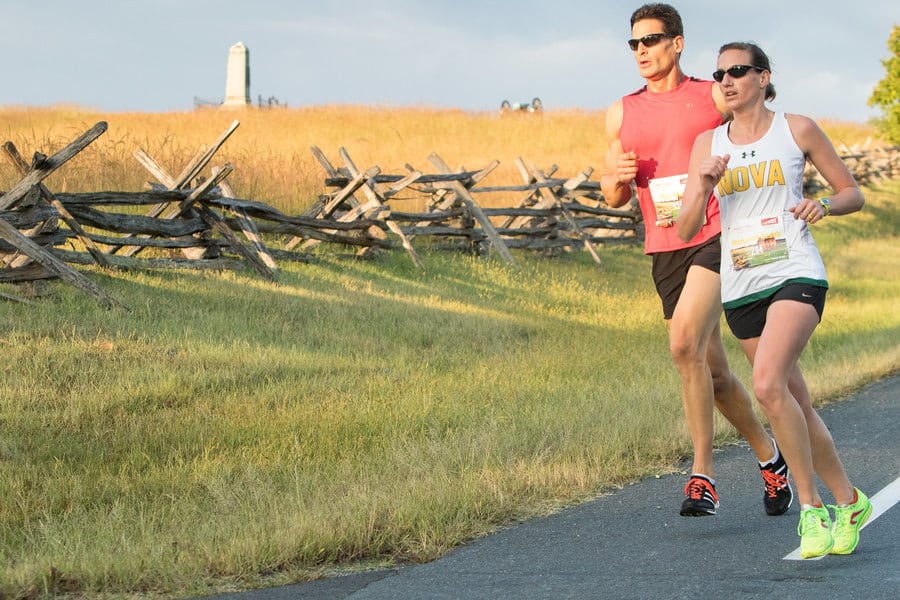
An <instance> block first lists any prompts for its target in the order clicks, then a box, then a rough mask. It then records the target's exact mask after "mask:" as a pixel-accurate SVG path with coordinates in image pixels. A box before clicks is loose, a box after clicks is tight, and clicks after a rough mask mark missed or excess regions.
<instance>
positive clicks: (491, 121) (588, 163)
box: [0, 106, 604, 213]
mask: <svg viewBox="0 0 900 600" xmlns="http://www.w3.org/2000/svg"><path fill="white" fill-rule="evenodd" d="M100 120H104V121H107V122H108V124H109V129H108V131H107V132H106V133H105V134H104V135H103V136H101V137H100V138H99V139H98V140H97V141H96V142H94V143H93V144H92V145H91V146H89V147H88V148H87V149H86V150H84V151H83V152H82V153H81V154H80V155H79V156H78V157H76V158H75V159H73V160H72V161H71V163H70V165H69V166H67V167H66V168H64V169H62V171H61V172H60V173H58V174H54V175H52V176H51V177H50V179H49V180H48V186H49V187H50V188H51V189H52V190H54V191H68V192H80V191H97V190H120V191H136V190H139V189H141V188H142V186H143V185H144V182H145V181H146V180H147V179H148V177H149V175H148V173H147V172H146V171H145V170H144V168H143V167H142V166H141V165H139V164H138V162H137V161H136V160H135V159H134V158H133V153H134V151H135V150H137V149H139V148H140V149H143V150H145V151H146V152H147V153H148V154H150V156H152V157H153V158H155V159H156V160H157V162H159V163H160V164H161V165H162V166H163V167H165V168H166V169H167V170H168V171H169V172H170V173H173V174H176V175H177V174H178V173H180V172H181V169H182V168H183V167H184V165H185V164H186V163H187V162H188V161H189V160H190V159H191V157H192V156H193V155H194V153H195V152H196V151H197V149H198V148H199V147H200V146H202V145H209V144H212V142H213V141H214V140H215V139H216V138H217V137H218V136H219V135H220V134H221V133H222V132H223V131H224V130H225V129H227V127H228V126H229V125H230V124H231V122H232V121H233V120H238V121H240V126H239V127H238V129H237V131H236V132H235V133H234V134H233V135H232V136H231V138H230V139H229V140H228V142H227V143H226V144H225V146H224V147H223V148H222V149H221V150H220V151H219V153H218V154H217V155H216V159H215V160H214V164H222V163H224V162H231V163H232V164H233V165H234V166H235V168H236V171H235V173H234V174H232V176H231V177H230V178H229V182H230V183H231V184H232V186H233V187H234V188H235V191H236V193H237V195H238V196H239V197H241V198H245V199H252V200H258V201H262V202H266V203H268V204H271V205H273V206H275V207H276V208H279V209H281V210H283V211H286V212H289V213H297V212H299V211H301V210H302V209H303V208H305V207H306V206H308V205H309V204H310V203H311V202H312V201H313V200H314V199H315V198H316V197H317V196H318V195H319V194H320V193H322V192H323V191H324V188H323V179H324V177H325V172H324V170H323V169H322V167H321V166H320V165H319V163H318V162H317V161H316V160H315V159H314V157H313V155H312V153H311V152H310V147H311V146H313V145H315V146H318V147H319V148H321V149H322V151H323V152H324V153H325V154H326V156H328V157H329V159H330V160H331V162H332V163H333V164H335V165H336V166H342V162H341V160H340V158H339V155H338V149H339V148H341V147H343V148H346V150H347V152H348V153H349V154H350V156H351V157H352V158H353V160H354V161H355V162H356V164H357V166H359V167H360V168H361V169H366V168H369V167H371V166H375V165H377V166H378V167H380V168H381V170H382V172H385V173H405V165H407V164H409V165H412V166H413V167H415V168H417V169H419V170H420V171H422V172H424V173H433V172H436V171H435V169H434V167H433V166H432V165H431V164H430V163H429V161H428V156H429V155H430V154H431V153H432V152H435V153H437V154H438V155H439V156H441V157H442V158H443V159H444V160H445V161H446V162H447V163H448V164H449V165H450V166H451V167H452V168H459V167H465V168H466V169H480V168H482V167H485V166H486V165H488V164H489V163H490V162H491V161H493V160H498V161H500V166H499V167H498V168H497V169H496V170H495V171H494V172H493V173H492V174H491V176H490V177H489V178H488V179H487V180H486V185H517V184H520V183H522V181H521V178H520V175H519V173H518V170H517V169H516V168H515V166H514V163H513V161H514V160H515V159H516V158H517V157H522V158H524V159H525V160H527V161H529V162H532V163H534V164H535V165H536V166H538V167H539V168H548V167H550V166H551V165H553V164H556V165H558V166H559V169H560V170H559V171H558V173H559V175H560V176H572V175H575V174H577V173H578V172H580V171H582V170H583V169H585V168H587V167H593V168H594V169H599V168H600V162H601V159H602V156H603V151H604V150H603V148H604V140H603V113H602V112H597V111H593V112H591V111H566V112H554V111H548V112H545V113H543V114H521V115H520V114H512V115H508V116H504V117H501V116H500V115H499V114H495V113H470V112H463V111H459V110H434V109H429V108H378V107H363V106H340V107H338V106H325V107H313V108H298V109H275V110H260V109H253V108H250V109H244V110H234V111H223V110H214V109H207V110H197V111H193V112H183V113H165V114H147V113H115V114H100V113H94V112H89V111H83V110H75V109H64V108H56V109H31V108H19V109H15V108H13V109H6V110H2V111H0V137H3V141H5V140H11V141H12V142H13V143H14V144H15V145H16V146H17V147H18V148H19V151H20V152H21V153H22V154H23V156H30V155H31V154H32V153H33V152H34V151H40V152H43V153H44V154H50V153H52V152H54V151H55V150H57V149H59V148H60V147H61V146H63V145H65V144H66V143H68V142H70V141H71V140H72V139H74V138H75V137H77V136H78V135H79V134H81V133H82V132H83V131H84V130H86V129H87V128H88V127H90V126H92V125H93V124H94V123H96V122H97V121H100ZM17 179H18V178H17V175H16V174H15V172H14V171H13V169H12V168H11V167H10V166H9V165H7V164H5V161H3V162H2V163H0V189H8V188H9V186H10V185H11V184H12V183H14V182H15V181H17ZM503 201H504V199H503V198H499V199H498V198H493V197H492V198H490V199H489V200H487V201H486V204H488V205H490V204H491V203H502V202H503Z"/></svg>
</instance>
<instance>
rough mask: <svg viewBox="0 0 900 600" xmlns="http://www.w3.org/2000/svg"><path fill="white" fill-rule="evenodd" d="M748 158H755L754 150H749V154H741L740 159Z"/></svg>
mask: <svg viewBox="0 0 900 600" xmlns="http://www.w3.org/2000/svg"><path fill="white" fill-rule="evenodd" d="M748 156H750V157H755V156H756V150H751V151H750V152H741V158H747V157H748Z"/></svg>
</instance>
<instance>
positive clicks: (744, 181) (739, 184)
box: [710, 112, 828, 308]
mask: <svg viewBox="0 0 900 600" xmlns="http://www.w3.org/2000/svg"><path fill="white" fill-rule="evenodd" d="M710 151H711V153H712V154H713V155H717V156H724V155H725V154H729V155H731V158H730V160H729V161H728V169H727V170H726V171H725V175H724V177H722V179H721V180H720V181H719V184H718V185H717V186H716V188H715V189H714V192H713V193H714V194H715V195H716V197H717V198H718V199H719V208H720V210H721V222H722V268H721V271H720V273H721V276H722V303H723V304H724V306H725V308H735V307H737V306H742V305H744V304H749V303H750V302H754V301H756V300H759V299H761V298H766V297H769V296H771V295H772V294H774V293H775V292H776V291H778V290H779V289H780V288H782V287H784V285H785V284H788V283H808V284H812V285H819V286H822V287H828V282H827V280H826V277H825V265H824V264H823V263H822V257H821V256H820V255H819V250H818V248H816V243H815V241H814V240H813V237H812V233H811V232H810V230H809V225H808V224H807V223H806V221H803V220H802V219H795V218H794V215H793V213H791V212H789V210H788V209H789V208H791V207H793V206H796V205H797V204H799V203H800V201H801V200H802V199H803V169H804V167H805V165H806V157H805V156H804V155H803V152H802V151H801V150H800V148H799V147H798V146H797V142H796V141H795V140H794V136H793V135H792V134H791V129H790V126H789V125H788V121H787V119H786V118H785V115H784V113H782V112H777V113H775V114H774V116H773V119H772V124H771V125H770V126H769V130H768V131H767V132H766V133H765V135H763V136H762V137H761V138H760V139H759V140H757V141H755V142H753V143H751V144H744V145H736V144H733V143H732V142H731V140H729V139H728V125H727V124H726V125H722V126H721V127H718V128H717V129H716V131H715V132H714V133H713V141H712V147H711V148H710Z"/></svg>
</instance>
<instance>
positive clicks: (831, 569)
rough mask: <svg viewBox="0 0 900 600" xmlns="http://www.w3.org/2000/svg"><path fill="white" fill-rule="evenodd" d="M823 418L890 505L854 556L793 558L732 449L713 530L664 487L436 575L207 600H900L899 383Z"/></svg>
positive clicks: (529, 533)
mask: <svg viewBox="0 0 900 600" xmlns="http://www.w3.org/2000/svg"><path fill="white" fill-rule="evenodd" d="M820 412H821V414H822V416H823V418H824V419H825V421H826V423H828V426H829V428H830V429H831V431H832V434H833V435H834V438H835V441H836V443H837V445H838V449H839V451H840V453H841V456H842V459H843V460H844V463H845V466H846V467H847V470H848V472H849V473H850V477H851V480H852V481H853V482H854V484H856V485H857V486H858V487H860V488H861V489H863V490H864V491H866V492H867V493H868V494H869V496H870V497H872V496H875V495H876V494H877V493H878V492H881V493H880V494H879V495H878V496H877V497H876V513H881V514H880V515H879V516H877V518H875V519H874V520H872V521H870V522H869V524H868V525H867V526H866V528H865V530H864V531H863V534H862V541H861V542H860V545H859V547H858V548H857V550H856V552H855V553H854V554H853V555H850V556H828V557H825V558H824V559H822V560H814V561H799V560H789V559H787V557H788V556H789V555H790V554H791V552H792V551H794V550H796V548H797V546H798V543H799V538H798V537H797V533H796V526H797V519H798V515H799V512H798V507H797V506H796V505H795V506H793V507H791V509H790V511H789V512H788V513H787V515H785V516H783V517H768V516H766V515H765V513H764V511H763V508H762V483H761V482H762V479H761V477H760V476H759V471H758V469H757V467H756V464H755V461H754V457H753V454H752V452H751V451H750V450H749V448H747V447H745V446H732V447H728V448H726V449H723V450H721V451H720V452H718V453H717V454H716V464H717V467H716V468H717V470H718V478H717V488H718V492H719V496H720V500H721V507H720V509H719V514H718V515H716V516H714V517H703V518H683V517H680V516H678V512H677V509H678V505H679V503H680V501H681V487H682V486H683V485H684V478H683V476H680V475H672V476H664V477H661V478H658V479H656V478H653V479H648V480H645V481H641V482H639V483H637V484H634V485H631V486H628V487H626V488H625V489H622V490H621V491H617V492H615V493H613V494H611V495H609V496H604V497H601V498H598V499H596V500H594V501H591V502H588V503H585V504H581V505H579V506H576V507H573V508H570V509H566V510H564V511H562V512H560V513H558V514H555V515H553V516H549V517H545V518H539V519H534V520H531V521H528V522H526V523H523V524H521V525H518V526H515V527H512V528H509V529H505V530H503V531H500V532H498V533H496V534H494V535H490V536H487V537H484V538H481V539H478V540H475V541H473V542H471V543H469V544H468V545H466V546H463V547H461V548H459V549H457V550H455V551H453V552H451V553H449V554H448V555H447V556H445V557H443V558H441V559H439V560H436V561H434V562H432V563H429V564H424V565H416V566H410V567H403V568H399V569H390V570H380V571H370V572H364V573H356V574H352V575H346V576H339V577H333V578H330V579H325V580H320V581H314V582H310V583H305V584H299V585H292V586H284V587H279V588H271V589H267V590H259V591H253V592H244V593H235V594H223V595H219V596H214V597H212V598H210V600H213V598H214V599H215V600H287V599H292V600H293V599H316V600H330V599H334V600H337V599H345V598H347V599H351V600H382V599H390V600H403V599H457V598H458V599H467V600H468V599H491V600H505V599H509V600H513V599H515V600H532V599H554V600H557V599H566V598H572V599H584V598H615V599H617V600H625V599H644V598H654V599H657V598H660V599H663V598H664V599H678V598H686V599H687V598H697V597H718V598H790V599H792V600H804V599H810V600H823V599H824V598H850V597H852V598H863V599H864V600H879V599H882V598H884V599H888V598H890V599H892V600H895V599H897V598H900V508H898V507H896V506H894V503H895V502H896V501H897V497H898V495H900V490H898V488H900V485H898V483H900V481H898V478H900V376H895V377H892V378H889V379H886V380H883V381H880V382H878V383H876V384H873V385H871V386H869V387H868V388H866V389H864V390H862V391H860V392H859V393H856V394H854V395H853V396H851V397H850V398H848V399H847V400H846V401H843V402H840V403H836V404H833V405H831V406H829V407H826V408H824V409H822V410H821V411H820ZM821 489H822V490H823V492H824V491H825V490H824V487H823V488H821ZM824 497H825V499H826V502H829V501H831V499H830V497H828V496H827V493H826V494H825V495H824ZM891 506H893V508H890V507H891Z"/></svg>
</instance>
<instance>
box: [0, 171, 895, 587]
mask: <svg viewBox="0 0 900 600" xmlns="http://www.w3.org/2000/svg"><path fill="white" fill-rule="evenodd" d="M898 193H900V186H898V185H897V184H896V183H894V184H891V185H889V186H887V187H886V188H884V189H883V190H879V191H872V192H869V193H868V194H867V199H868V204H867V206H866V208H865V209H864V211H863V212H862V213H860V214H858V215H854V216H851V217H845V218H842V219H835V220H833V221H832V220H826V221H825V222H824V223H823V224H822V227H821V229H819V230H817V240H818V241H819V243H820V246H821V248H822V251H823V255H824V257H825V260H826V264H827V266H828V269H829V278H830V281H831V285H832V290H831V291H830V292H829V299H828V305H827V307H826V313H825V318H824V321H823V324H822V325H821V327H820V328H819V330H818V331H817V333H816V335H815V336H814V338H813V340H812V342H811V344H810V346H809V348H808V349H807V351H806V353H805V354H804V357H803V364H804V368H805V371H806V373H807V376H808V379H809V382H810V387H811V391H812V392H813V394H814V396H815V397H816V398H819V399H821V400H822V401H825V400H829V399H833V398H836V397H838V396H840V395H842V394H845V393H846V392H847V391H849V390H852V389H855V388H857V387H859V386H860V385H862V384H864V383H866V382H869V381H872V380H874V379H876V378H878V377H880V376H883V375H885V374H888V373H891V372H895V371H896V369H897V367H898V364H900V344H898V342H897V340H898V339H900V335H898V334H900V313H898V311H897V310H896V298H897V297H898V296H900V280H898V278H897V277H896V273H897V270H898V267H900V255H898V253H897V247H898V246H897V234H898V223H900V216H898V210H897V200H896V198H897V196H898ZM601 257H602V258H603V260H604V266H603V267H602V268H601V269H598V268H597V267H596V266H595V265H594V264H593V263H592V262H591V261H590V260H589V258H588V257H587V256H586V255H585V254H584V253H573V254H569V255H564V256H562V257H560V258H556V259H546V258H541V257H538V256H536V255H533V254H520V255H517V260H518V261H519V262H520V265H521V266H520V267H519V268H512V267H509V266H508V265H505V264H500V262H499V261H496V260H491V259H487V260H486V259H481V258H472V257H465V256H461V255H454V254H438V253H435V254H428V255H426V257H425V261H426V264H427V265H428V267H429V270H428V272H427V273H426V274H424V275H423V274H421V273H418V272H416V271H415V270H414V269H412V268H411V266H410V265H409V264H408V263H409V261H408V259H407V258H406V256H405V255H403V254H402V253H400V252H398V253H396V254H385V255H382V257H381V258H379V259H377V260H376V261H374V262H355V261H349V260H347V259H342V258H338V257H335V256H334V255H331V254H328V253H326V252H323V253H322V255H321V258H320V260H319V261H318V262H316V263H314V264H309V265H306V264H293V265H290V264H286V265H283V266H284V267H285V272H284V273H283V274H282V276H281V279H280V281H279V283H277V284H271V283H267V282H263V281H260V280H259V279H257V278H255V277H254V276H253V275H252V274H250V273H238V274H234V273H220V274H204V273H192V272H187V273H170V272H141V273H131V274H121V273H113V274H104V273H102V272H100V271H92V272H91V273H90V276H91V277H92V278H93V279H95V280H96V281H98V282H99V283H100V284H101V285H102V286H103V287H104V288H105V289H107V290H109V291H110V292H111V293H113V294H114V295H116V296H117V297H119V298H121V299H122V300H124V301H125V302H126V303H127V304H129V305H130V306H132V307H133V308H134V311H133V312H132V313H125V312H120V311H117V310H112V311H110V310H105V309H103V308H100V307H99V306H97V305H96V304H95V303H94V302H93V301H92V300H90V299H89V298H86V297H84V296H83V295H82V294H80V293H78V292H77V291H75V290H74V289H71V288H70V287H67V286H64V285H57V284H53V285H51V290H52V295H51V296H49V297H46V298H44V299H42V300H40V302H39V303H38V305H37V306H24V305H15V304H8V303H3V304H0V331H2V337H0V347H2V351H3V355H4V359H5V360H4V361H3V363H2V366H0V372H2V378H3V382H4V385H3V386H2V388H0V426H2V430H3V431H4V435H3V436H2V438H0V597H3V598H20V597H24V598H37V597H42V596H52V595H54V594H61V593H66V592H71V593H73V594H75V595H80V596H84V597H102V596H106V595H110V596H116V597H121V596H126V595H142V596H163V597H184V596H187V595H192V594H196V595H199V594H203V593H209V592H210V591H212V590H215V589H223V588H226V587H230V588H239V587H242V586H246V585H256V584H259V583H260V582H262V581H265V582H266V583H270V584H274V583H286V582H288V581H293V580H300V579H303V578H309V577H315V576H317V575H318V574H320V573H322V572H323V571H325V570H327V569H329V568H332V567H333V566H335V565H348V564H354V563H358V562H359V561H384V560H387V561H390V560H416V561H419V560H429V559H432V558H435V557H437V556H439V555H440V554H441V553H443V552H444V551H446V550H447V549H449V548H451V547H453V546H454V545H456V544H458V543H460V542H461V541H463V540H465V539H467V538H470V537H472V536H476V535H481V534H484V533H486V532H488V531H490V530H491V529H492V528H494V527H496V526H498V525H500V524H502V523H507V522H510V521H512V520H515V519H521V518H527V517H529V516H534V515H537V514H543V513H546V512H547V511H552V510H554V509H556V508H558V507H560V506H563V505H566V504H570V503H572V502H578V501H581V500H584V499H587V498H590V497H593V496H594V495H596V494H597V493H598V492H600V491H601V490H603V489H604V488H608V487H611V486H616V485H619V484H622V483H623V482H626V481H629V480H633V479H635V478H638V477H642V476H646V475H649V474H653V473H660V472H666V471H671V470H672V469H675V468H677V465H678V462H679V460H680V459H681V458H682V457H684V456H685V453H686V451H687V449H688V448H689V444H688V440H687V435H686V432H685V430H684V427H683V419H682V416H681V408H680V402H679V399H678V396H677V392H676V390H677V387H678V384H677V376H676V374H675V372H674V369H673V367H672V366H671V362H670V360H669V358H668V356H667V353H666V341H665V339H666V337H665V328H664V326H663V324H662V321H661V319H660V315H659V307H658V301H657V300H656V297H655V294H654V292H653V290H652V285H651V283H650V281H649V263H648V259H647V258H646V257H644V256H643V255H642V254H641V253H640V251H639V250H637V249H632V248H608V249H604V250H603V251H602V253H601ZM726 339H727V342H728V349H729V352H731V356H732V362H733V364H734V366H735V369H736V370H737V372H738V373H739V375H741V377H742V378H743V379H744V380H745V381H746V380H747V377H748V370H747V367H746V364H745V362H746V361H745V360H744V359H743V358H742V357H741V356H740V355H739V353H738V350H737V346H736V344H734V343H733V341H732V340H731V339H730V338H726ZM718 439H719V441H720V442H722V443H724V442H726V441H729V440H730V439H732V433H731V431H730V429H729V428H728V427H726V426H725V425H724V423H723V422H721V421H720V422H719V425H718Z"/></svg>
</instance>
